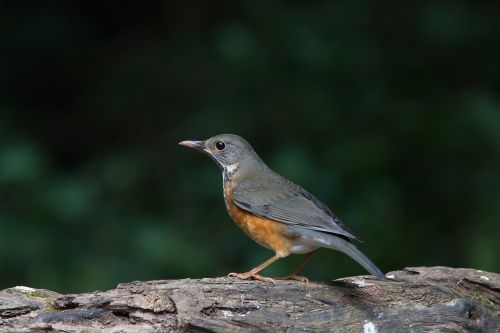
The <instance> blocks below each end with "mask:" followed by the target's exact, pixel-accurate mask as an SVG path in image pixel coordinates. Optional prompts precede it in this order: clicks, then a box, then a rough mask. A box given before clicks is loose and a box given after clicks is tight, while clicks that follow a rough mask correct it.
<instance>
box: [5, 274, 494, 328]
mask: <svg viewBox="0 0 500 333" xmlns="http://www.w3.org/2000/svg"><path fill="white" fill-rule="evenodd" d="M386 277H387V279H386V280H381V279H376V278H373V277H370V276H356V277H348V278H343V279H338V280H335V281H331V282H310V283H309V284H304V283H301V282H297V281H279V280H276V285H274V284H272V283H263V282H260V281H240V280H236V279H233V278H225V277H224V278H205V279H196V280H195V279H183V280H159V281H148V282H141V281H136V282H131V283H122V284H120V285H118V287H117V288H116V289H112V290H108V291H96V292H91V293H84V294H68V295H62V294H59V293H56V292H53V291H48V290H44V289H32V288H29V287H14V288H9V289H5V290H3V291H0V332H40V331H44V332H51V331H62V332H94V331H95V332H102V331H104V332H170V331H176V332H178V331H190V332H299V331H300V332H304V331H305V332H364V333H375V332H500V275H499V274H495V273H489V272H483V271H479V270H475V269H463V268H459V269H454V268H448V267H414V268H405V269H403V270H400V271H394V272H389V273H387V274H386Z"/></svg>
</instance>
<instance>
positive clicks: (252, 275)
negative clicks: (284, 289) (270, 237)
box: [228, 256, 279, 284]
mask: <svg viewBox="0 0 500 333" xmlns="http://www.w3.org/2000/svg"><path fill="white" fill-rule="evenodd" d="M278 259H279V257H278V256H272V257H271V258H269V259H267V260H266V261H264V262H263V263H262V264H260V265H259V266H257V267H255V268H253V269H252V270H250V271H248V272H246V273H229V275H228V277H237V278H238V279H241V280H248V279H255V280H259V281H264V282H272V283H274V284H276V283H275V282H274V280H273V279H271V278H269V277H265V276H261V275H259V274H257V273H259V272H260V271H261V270H263V269H264V268H266V267H267V266H269V265H271V264H272V263H273V262H275V261H276V260H278Z"/></svg>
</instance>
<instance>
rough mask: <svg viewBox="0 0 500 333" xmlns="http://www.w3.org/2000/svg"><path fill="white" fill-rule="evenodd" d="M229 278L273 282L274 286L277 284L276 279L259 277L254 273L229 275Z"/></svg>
mask: <svg viewBox="0 0 500 333" xmlns="http://www.w3.org/2000/svg"><path fill="white" fill-rule="evenodd" d="M227 276H228V277H235V278H238V279H240V280H252V279H253V280H259V281H262V282H272V283H273V284H276V282H274V279H272V278H270V277H266V276H262V275H259V274H257V273H252V272H251V271H250V272H246V273H229V274H228V275H227Z"/></svg>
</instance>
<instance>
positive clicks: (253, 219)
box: [179, 134, 384, 283]
mask: <svg viewBox="0 0 500 333" xmlns="http://www.w3.org/2000/svg"><path fill="white" fill-rule="evenodd" d="M179 145H181V146H185V147H188V148H193V149H195V150H198V151H201V152H203V153H205V154H207V155H208V156H210V157H211V158H212V160H213V161H214V162H215V163H216V164H217V165H218V166H219V168H220V169H221V171H222V179H223V193H224V202H225V205H226V209H227V211H228V213H229V215H230V217H231V218H232V219H233V221H234V222H235V223H236V225H238V227H240V228H241V229H242V230H243V231H244V232H245V233H246V234H247V235H248V236H249V237H250V238H252V239H253V240H254V241H256V242H257V243H258V244H260V245H262V246H264V247H266V248H268V249H270V250H272V251H274V253H275V254H274V256H272V257H271V258H269V259H268V260H266V261H264V262H263V263H262V264H260V265H258V266H256V267H255V268H253V269H251V270H250V271H248V272H245V273H230V274H229V275H228V276H229V277H236V278H238V279H241V280H249V279H254V280H259V281H265V282H272V283H275V281H274V279H273V278H270V277H265V276H262V275H260V274H259V273H260V271H261V270H263V269H264V268H266V267H267V266H269V265H270V264H272V263H273V262H275V261H276V260H278V259H280V258H285V257H287V256H288V255H290V254H305V256H304V258H303V259H302V261H301V262H300V263H299V265H298V266H297V268H296V269H295V270H294V271H293V272H292V273H291V274H289V275H287V276H283V277H281V278H280V279H288V280H297V281H301V282H305V283H308V282H309V280H308V279H307V278H306V277H304V276H300V275H299V273H300V271H301V270H302V268H303V267H304V265H305V263H306V262H307V261H308V259H309V258H310V257H311V255H312V254H313V253H315V252H316V250H317V249H319V248H328V249H333V250H337V251H340V252H342V253H344V254H346V255H348V256H349V257H351V258H352V259H354V260H355V261H356V262H358V263H359V264H360V265H361V266H363V267H364V268H365V269H366V270H367V271H368V272H369V273H370V274H371V275H373V276H375V277H377V278H384V274H383V273H382V272H381V271H380V269H378V268H377V266H375V264H374V263H373V262H372V261H370V259H368V258H367V257H366V256H365V255H364V254H363V253H362V252H361V251H360V250H358V248H357V247H356V246H355V245H354V242H353V241H360V240H359V238H358V237H357V236H355V235H354V233H353V232H352V231H351V229H349V227H347V226H346V225H345V224H344V223H343V222H342V221H341V220H340V219H339V218H338V217H337V216H336V215H334V214H333V213H332V211H331V210H330V209H329V208H328V207H327V206H326V205H325V204H324V203H323V202H321V201H320V200H319V199H317V198H316V197H315V196H314V195H312V194H311V193H310V192H308V191H307V190H305V189H304V188H303V187H301V186H299V185H297V184H295V183H294V182H292V181H291V180H288V179H287V178H285V177H283V176H281V175H279V174H278V173H276V172H275V171H273V170H271V168H269V167H268V166H267V165H266V163H264V161H263V160H262V159H261V158H260V157H259V156H258V155H257V153H256V152H255V151H254V149H253V148H252V146H251V145H250V144H249V143H248V142H247V141H246V140H245V139H243V138H242V137H240V136H238V135H235V134H220V135H215V136H213V137H211V138H208V139H206V140H203V141H195V140H186V141H181V142H179Z"/></svg>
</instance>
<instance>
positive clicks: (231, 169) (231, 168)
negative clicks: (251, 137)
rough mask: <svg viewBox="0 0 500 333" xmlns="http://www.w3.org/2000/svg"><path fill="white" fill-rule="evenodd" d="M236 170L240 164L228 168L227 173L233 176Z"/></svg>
mask: <svg viewBox="0 0 500 333" xmlns="http://www.w3.org/2000/svg"><path fill="white" fill-rule="evenodd" d="M236 169H238V163H234V164H231V165H228V166H226V171H227V173H229V174H230V175H231V174H233V173H234V172H235V171H236Z"/></svg>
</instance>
